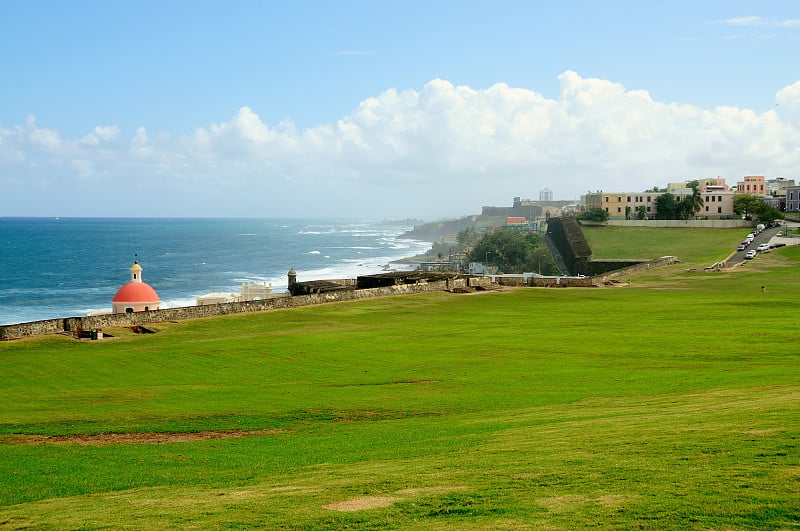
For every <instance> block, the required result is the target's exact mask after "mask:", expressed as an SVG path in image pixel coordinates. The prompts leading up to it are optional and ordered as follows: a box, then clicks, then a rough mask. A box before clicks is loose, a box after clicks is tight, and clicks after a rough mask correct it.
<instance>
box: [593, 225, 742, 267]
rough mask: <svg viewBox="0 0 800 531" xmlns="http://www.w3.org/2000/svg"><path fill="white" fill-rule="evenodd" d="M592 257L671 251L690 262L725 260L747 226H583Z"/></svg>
mask: <svg viewBox="0 0 800 531" xmlns="http://www.w3.org/2000/svg"><path fill="white" fill-rule="evenodd" d="M582 228H583V233H584V234H585V235H586V240H587V241H588V242H589V247H590V248H591V249H592V253H593V255H594V258H595V259H615V258H650V259H652V258H658V257H660V256H666V255H672V256H677V257H678V258H679V259H681V260H683V261H684V262H687V263H692V264H705V265H710V264H713V263H714V262H719V261H721V260H724V259H725V258H726V257H727V256H728V255H729V254H730V253H731V252H732V251H733V250H734V249H736V246H737V245H739V242H740V241H741V240H742V238H744V237H745V236H746V235H747V230H746V229H685V228H652V227H588V226H587V227H582Z"/></svg>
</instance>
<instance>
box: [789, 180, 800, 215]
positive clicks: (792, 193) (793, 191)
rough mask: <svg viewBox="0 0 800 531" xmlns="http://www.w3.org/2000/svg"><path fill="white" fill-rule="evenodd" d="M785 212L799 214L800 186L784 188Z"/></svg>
mask: <svg viewBox="0 0 800 531" xmlns="http://www.w3.org/2000/svg"><path fill="white" fill-rule="evenodd" d="M786 212H800V186H789V187H787V188H786Z"/></svg>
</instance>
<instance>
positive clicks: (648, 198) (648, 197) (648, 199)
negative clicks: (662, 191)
mask: <svg viewBox="0 0 800 531" xmlns="http://www.w3.org/2000/svg"><path fill="white" fill-rule="evenodd" d="M647 202H648V203H649V202H650V196H649V195H648V196H647Z"/></svg>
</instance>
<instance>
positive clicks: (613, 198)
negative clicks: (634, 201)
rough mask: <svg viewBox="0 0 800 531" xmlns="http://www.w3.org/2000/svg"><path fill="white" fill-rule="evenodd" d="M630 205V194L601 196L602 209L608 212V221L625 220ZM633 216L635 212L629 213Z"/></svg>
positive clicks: (604, 194) (618, 193)
mask: <svg viewBox="0 0 800 531" xmlns="http://www.w3.org/2000/svg"><path fill="white" fill-rule="evenodd" d="M629 206H630V205H629V204H628V194H626V193H620V192H615V193H602V194H600V208H602V209H603V210H605V211H606V212H608V219H625V214H626V210H625V209H626V207H629ZM628 214H629V215H632V214H633V212H628Z"/></svg>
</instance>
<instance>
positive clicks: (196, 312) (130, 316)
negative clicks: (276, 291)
mask: <svg viewBox="0 0 800 531" xmlns="http://www.w3.org/2000/svg"><path fill="white" fill-rule="evenodd" d="M466 286H467V279H466V278H455V279H449V280H443V281H439V282H428V283H420V284H403V285H399V286H387V287H382V288H372V289H360V290H347V291H334V292H331V293H320V294H312V295H298V296H296V297H277V298H273V299H264V300H259V301H246V302H229V303H223V304H209V305H205V306H186V307H183V308H167V309H163V310H152V311H148V312H134V313H117V314H106V315H90V316H86V317H67V318H63V319H49V320H46V321H33V322H30V323H21V324H13V325H5V326H0V340H7V339H20V338H23V337H31V336H39V335H45V334H59V333H63V332H70V333H77V332H80V331H81V330H96V329H103V328H110V327H119V326H135V325H145V324H148V323H159V322H166V321H183V320H186V319H197V318H200V317H216V316H220V315H231V314H237V313H249V312H263V311H268V310H279V309H283V308H297V307H300V306H312V305H315V304H324V303H326V302H338V301H349V300H361V299H371V298H375V297H388V296H392V295H405V294H412V293H426V292H430V291H447V290H452V289H456V288H465V287H466Z"/></svg>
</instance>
